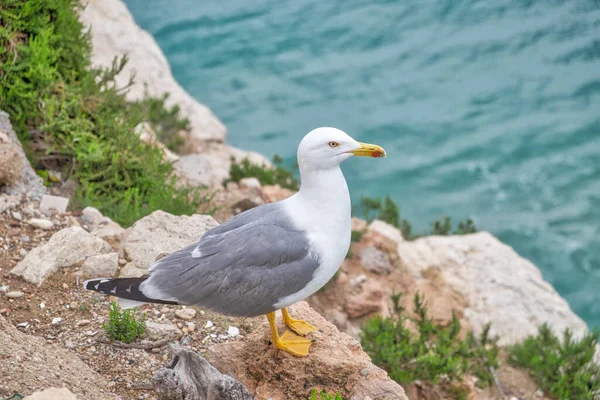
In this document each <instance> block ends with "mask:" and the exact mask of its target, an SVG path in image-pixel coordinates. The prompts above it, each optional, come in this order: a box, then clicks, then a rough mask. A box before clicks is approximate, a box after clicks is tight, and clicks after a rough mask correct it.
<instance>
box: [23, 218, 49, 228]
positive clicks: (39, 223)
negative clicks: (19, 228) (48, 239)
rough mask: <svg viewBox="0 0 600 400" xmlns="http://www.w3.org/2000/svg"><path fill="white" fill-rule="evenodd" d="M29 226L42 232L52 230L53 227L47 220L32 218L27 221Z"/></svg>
mask: <svg viewBox="0 0 600 400" xmlns="http://www.w3.org/2000/svg"><path fill="white" fill-rule="evenodd" d="M29 225H31V226H33V227H35V228H39V229H44V230H49V229H52V227H53V226H54V224H53V223H52V221H49V220H47V219H42V218H32V219H30V220H29Z"/></svg>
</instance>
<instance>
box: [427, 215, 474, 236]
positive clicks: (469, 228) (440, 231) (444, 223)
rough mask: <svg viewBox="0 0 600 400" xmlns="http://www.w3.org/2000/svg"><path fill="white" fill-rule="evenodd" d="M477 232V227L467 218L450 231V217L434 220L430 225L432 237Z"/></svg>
mask: <svg viewBox="0 0 600 400" xmlns="http://www.w3.org/2000/svg"><path fill="white" fill-rule="evenodd" d="M475 232H477V227H476V226H475V223H474V222H473V220H472V219H470V218H467V219H466V220H465V221H460V222H459V223H458V226H457V228H456V229H455V230H454V231H452V220H451V219H450V217H447V216H443V217H442V218H441V219H439V220H436V221H434V222H433V224H432V229H431V234H432V235H442V236H446V235H467V234H469V233H475Z"/></svg>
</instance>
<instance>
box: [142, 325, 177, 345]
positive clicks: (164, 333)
mask: <svg viewBox="0 0 600 400" xmlns="http://www.w3.org/2000/svg"><path fill="white" fill-rule="evenodd" d="M181 335H182V333H181V331H180V330H179V328H177V327H176V326H175V325H173V324H170V323H169V324H160V323H158V322H153V321H148V322H146V331H145V333H144V336H146V337H147V338H148V339H150V340H153V341H157V340H168V341H170V342H172V341H175V340H178V339H179V338H180V337H181Z"/></svg>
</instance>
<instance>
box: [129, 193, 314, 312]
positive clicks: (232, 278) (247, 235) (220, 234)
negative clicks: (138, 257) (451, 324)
mask: <svg viewBox="0 0 600 400" xmlns="http://www.w3.org/2000/svg"><path fill="white" fill-rule="evenodd" d="M316 257H317V255H316V254H315V253H311V251H310V246H309V241H308V238H307V237H306V234H305V232H304V231H302V230H298V229H297V228H295V227H294V226H293V224H292V222H291V221H290V220H289V218H288V217H287V215H286V214H285V212H284V211H283V209H282V208H281V206H280V205H278V204H276V203H274V204H266V205H263V206H260V207H256V208H253V209H251V210H248V211H246V212H244V213H242V214H239V215H237V216H235V217H234V218H232V219H231V220H229V221H228V222H226V223H224V224H222V225H219V226H217V227H215V228H213V229H211V230H209V231H208V232H206V233H205V234H204V235H203V236H202V238H201V239H200V241H199V242H198V243H194V244H192V245H190V246H188V247H186V248H184V249H182V250H179V251H177V252H175V253H172V254H170V255H168V256H166V257H164V258H162V259H160V260H159V261H158V262H157V263H156V264H154V265H153V266H152V268H151V269H150V276H149V277H148V279H147V280H146V281H145V282H144V283H143V284H142V286H141V287H140V289H142V291H143V292H144V293H148V295H149V297H150V294H154V293H158V294H159V295H160V296H161V298H163V299H167V298H168V299H175V300H177V301H178V302H179V303H181V304H189V305H198V306H201V307H205V308H208V309H212V310H214V311H217V312H220V313H223V314H228V315H234V316H256V315H261V314H266V313H268V312H272V311H274V310H275V308H274V307H273V304H275V303H277V302H278V301H279V299H281V298H282V297H284V296H287V295H290V294H293V293H296V292H298V291H299V290H301V289H302V288H304V287H305V286H306V285H307V284H308V282H310V280H311V279H312V276H313V273H314V271H315V270H316V269H317V268H318V267H319V260H318V259H317V258H316Z"/></svg>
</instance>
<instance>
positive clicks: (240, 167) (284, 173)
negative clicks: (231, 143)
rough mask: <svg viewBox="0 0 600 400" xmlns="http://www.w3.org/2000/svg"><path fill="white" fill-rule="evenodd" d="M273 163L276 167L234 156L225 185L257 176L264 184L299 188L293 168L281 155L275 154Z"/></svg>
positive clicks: (293, 188) (292, 188)
mask: <svg viewBox="0 0 600 400" xmlns="http://www.w3.org/2000/svg"><path fill="white" fill-rule="evenodd" d="M273 164H274V167H273V168H270V167H267V166H266V165H258V164H254V163H251V162H250V160H248V159H244V160H242V161H240V162H238V161H236V160H235V159H234V158H233V157H232V158H231V167H230V168H229V178H228V179H226V180H224V181H223V185H226V184H227V183H228V182H239V181H240V180H241V179H242V178H257V179H258V180H259V181H260V183H261V184H263V185H279V186H281V187H282V188H286V189H291V190H298V188H299V182H298V180H297V179H296V177H295V176H294V174H293V172H292V171H291V170H289V169H287V168H285V167H284V166H283V160H282V159H281V157H279V156H278V155H275V156H274V157H273Z"/></svg>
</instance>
